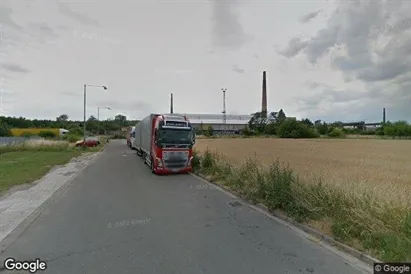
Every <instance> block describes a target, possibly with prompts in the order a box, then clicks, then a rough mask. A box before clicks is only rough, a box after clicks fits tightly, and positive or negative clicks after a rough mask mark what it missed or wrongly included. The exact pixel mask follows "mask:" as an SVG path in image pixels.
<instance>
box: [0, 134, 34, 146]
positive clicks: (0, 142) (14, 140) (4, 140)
mask: <svg viewBox="0 0 411 274" xmlns="http://www.w3.org/2000/svg"><path fill="white" fill-rule="evenodd" d="M33 139H41V137H35V136H33V137H0V146H7V145H18V144H22V143H24V142H25V141H27V140H33Z"/></svg>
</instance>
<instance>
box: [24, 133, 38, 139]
mask: <svg viewBox="0 0 411 274" xmlns="http://www.w3.org/2000/svg"><path fill="white" fill-rule="evenodd" d="M20 136H21V137H25V138H30V137H33V136H37V134H34V133H30V132H24V133H23V134H21V135H20Z"/></svg>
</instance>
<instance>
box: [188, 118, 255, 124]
mask: <svg viewBox="0 0 411 274" xmlns="http://www.w3.org/2000/svg"><path fill="white" fill-rule="evenodd" d="M190 122H191V123H192V124H201V123H203V124H221V125H223V124H224V123H223V120H222V119H221V120H211V119H203V120H199V119H190ZM246 124H248V120H227V125H246Z"/></svg>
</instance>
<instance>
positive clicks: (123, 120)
mask: <svg viewBox="0 0 411 274" xmlns="http://www.w3.org/2000/svg"><path fill="white" fill-rule="evenodd" d="M114 121H115V123H116V124H117V125H119V126H120V127H125V126H127V117H126V116H124V115H122V114H117V115H116V116H115V117H114Z"/></svg>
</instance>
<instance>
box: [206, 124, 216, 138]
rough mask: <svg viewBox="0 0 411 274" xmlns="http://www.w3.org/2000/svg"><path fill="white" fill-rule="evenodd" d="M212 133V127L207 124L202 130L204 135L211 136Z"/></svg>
mask: <svg viewBox="0 0 411 274" xmlns="http://www.w3.org/2000/svg"><path fill="white" fill-rule="evenodd" d="M213 135H214V129H213V127H212V126H208V127H207V129H206V130H205V131H204V136H206V137H211V136H213Z"/></svg>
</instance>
